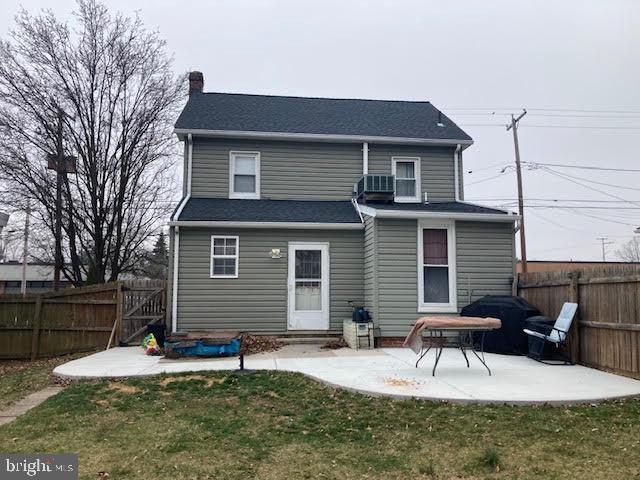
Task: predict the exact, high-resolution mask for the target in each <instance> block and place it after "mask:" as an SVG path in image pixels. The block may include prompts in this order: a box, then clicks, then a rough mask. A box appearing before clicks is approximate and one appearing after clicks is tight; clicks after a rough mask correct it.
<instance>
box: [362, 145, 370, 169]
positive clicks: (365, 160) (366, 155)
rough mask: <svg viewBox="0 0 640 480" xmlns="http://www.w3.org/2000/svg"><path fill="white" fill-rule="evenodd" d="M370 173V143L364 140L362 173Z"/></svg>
mask: <svg viewBox="0 0 640 480" xmlns="http://www.w3.org/2000/svg"><path fill="white" fill-rule="evenodd" d="M368 173H369V143H368V142H364V143H363V144H362V174H363V175H366V174H368Z"/></svg>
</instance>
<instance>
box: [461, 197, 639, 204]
mask: <svg viewBox="0 0 640 480" xmlns="http://www.w3.org/2000/svg"><path fill="white" fill-rule="evenodd" d="M467 200H469V201H498V200H514V201H515V200H517V198H514V197H484V198H467ZM527 200H531V201H536V202H593V203H627V202H628V201H633V202H640V200H590V199H587V198H578V199H571V198H527Z"/></svg>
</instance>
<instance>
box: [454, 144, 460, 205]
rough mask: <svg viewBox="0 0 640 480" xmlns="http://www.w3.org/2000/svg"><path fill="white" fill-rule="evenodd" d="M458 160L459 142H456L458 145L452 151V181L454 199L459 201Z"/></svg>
mask: <svg viewBox="0 0 640 480" xmlns="http://www.w3.org/2000/svg"><path fill="white" fill-rule="evenodd" d="M459 161H460V144H458V146H457V147H456V149H455V151H454V152H453V181H454V182H455V186H454V189H455V192H456V194H455V199H456V202H459V201H460V172H459V169H460V165H459Z"/></svg>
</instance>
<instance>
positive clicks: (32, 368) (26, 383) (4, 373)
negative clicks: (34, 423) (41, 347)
mask: <svg viewBox="0 0 640 480" xmlns="http://www.w3.org/2000/svg"><path fill="white" fill-rule="evenodd" d="M83 355H87V353H81V354H74V355H64V356H60V357H53V358H45V359H41V360H36V361H35V362H31V361H29V360H0V410H4V409H5V408H7V407H8V406H9V405H11V404H13V403H15V402H17V401H18V400H20V399H22V398H24V397H26V396H27V395H29V394H30V393H34V392H37V391H38V390H42V389H43V388H45V387H48V386H50V385H53V384H54V378H53V377H52V376H51V371H52V370H53V369H54V368H55V367H57V366H58V365H61V364H63V363H66V362H68V361H69V360H73V359H74V358H79V357H81V356H83Z"/></svg>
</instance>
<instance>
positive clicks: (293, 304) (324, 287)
mask: <svg viewBox="0 0 640 480" xmlns="http://www.w3.org/2000/svg"><path fill="white" fill-rule="evenodd" d="M288 290H289V320H288V327H289V330H329V244H327V243H302V242H296V243H294V242H291V243H289V280H288Z"/></svg>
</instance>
